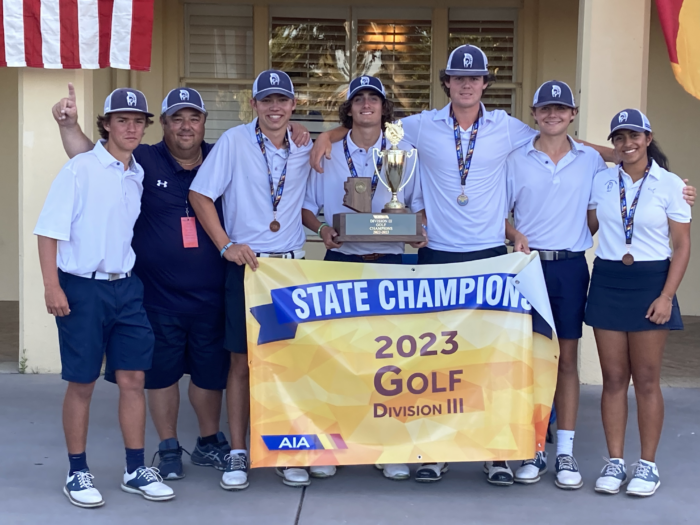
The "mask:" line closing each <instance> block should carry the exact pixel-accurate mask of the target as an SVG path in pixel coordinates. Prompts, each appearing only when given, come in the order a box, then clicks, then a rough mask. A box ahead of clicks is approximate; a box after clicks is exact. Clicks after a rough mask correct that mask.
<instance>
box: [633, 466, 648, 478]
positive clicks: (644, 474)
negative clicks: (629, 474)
mask: <svg viewBox="0 0 700 525" xmlns="http://www.w3.org/2000/svg"><path fill="white" fill-rule="evenodd" d="M632 467H634V477H635V478H642V479H647V478H648V477H649V474H650V473H651V467H650V466H649V465H645V464H644V463H635V464H634V465H632Z"/></svg>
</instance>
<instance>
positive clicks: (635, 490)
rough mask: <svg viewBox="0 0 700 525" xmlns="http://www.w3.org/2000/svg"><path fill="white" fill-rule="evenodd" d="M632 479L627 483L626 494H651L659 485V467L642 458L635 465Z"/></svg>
mask: <svg viewBox="0 0 700 525" xmlns="http://www.w3.org/2000/svg"><path fill="white" fill-rule="evenodd" d="M635 466H636V467H637V468H635V469H634V476H633V477H632V481H630V484H629V485H627V494H628V495H630V496H640V497H646V496H653V495H654V493H655V492H656V489H658V488H659V486H660V485H661V480H660V479H659V469H657V468H656V465H652V464H650V463H649V462H647V461H644V460H643V459H640V460H639V463H637V464H636V465H635Z"/></svg>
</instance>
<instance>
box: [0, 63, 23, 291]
mask: <svg viewBox="0 0 700 525" xmlns="http://www.w3.org/2000/svg"><path fill="white" fill-rule="evenodd" d="M0 93H2V96H1V97H0V115H2V123H3V125H2V128H0V159H2V171H0V301H17V300H19V260H18V254H19V244H18V242H19V227H18V202H19V199H18V193H17V184H18V178H17V162H18V160H17V155H18V153H17V132H18V131H17V69H10V68H0Z"/></svg>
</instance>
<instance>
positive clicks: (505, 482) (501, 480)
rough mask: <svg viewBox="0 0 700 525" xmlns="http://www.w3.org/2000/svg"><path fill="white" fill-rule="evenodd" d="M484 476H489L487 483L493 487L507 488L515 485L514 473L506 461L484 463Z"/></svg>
mask: <svg viewBox="0 0 700 525" xmlns="http://www.w3.org/2000/svg"><path fill="white" fill-rule="evenodd" d="M484 474H487V475H488V478H487V479H486V481H488V482H489V483H491V485H498V486H499V487H507V486H509V485H512V484H513V471H512V470H510V467H509V466H508V463H507V462H506V461H487V462H485V463H484Z"/></svg>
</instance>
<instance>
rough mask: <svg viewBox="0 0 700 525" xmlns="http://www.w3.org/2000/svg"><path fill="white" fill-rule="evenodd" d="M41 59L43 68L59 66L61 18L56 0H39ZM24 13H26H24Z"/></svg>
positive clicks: (57, 67)
mask: <svg viewBox="0 0 700 525" xmlns="http://www.w3.org/2000/svg"><path fill="white" fill-rule="evenodd" d="M39 2H40V4H39V5H40V7H39V9H40V11H39V13H40V17H39V23H40V29H41V61H42V63H43V64H44V67H45V68H50V69H60V68H61V19H60V15H59V14H58V9H59V7H58V6H59V2H58V0H39ZM25 14H26V13H25Z"/></svg>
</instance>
